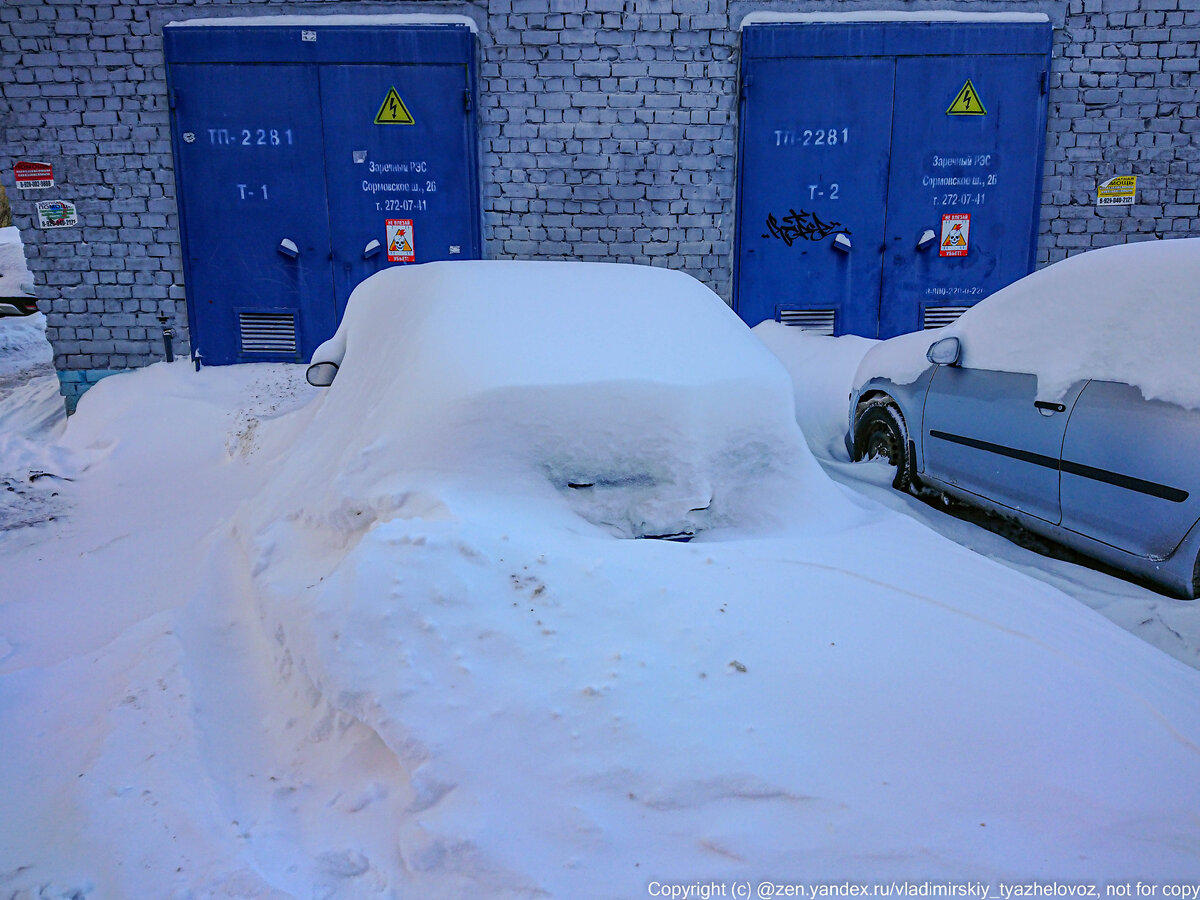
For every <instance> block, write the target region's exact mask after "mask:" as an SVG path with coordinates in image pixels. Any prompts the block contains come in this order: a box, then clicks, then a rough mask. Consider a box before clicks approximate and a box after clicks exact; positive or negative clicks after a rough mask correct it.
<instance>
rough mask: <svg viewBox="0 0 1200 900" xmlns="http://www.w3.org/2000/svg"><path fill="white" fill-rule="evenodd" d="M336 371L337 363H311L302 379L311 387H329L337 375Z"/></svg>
mask: <svg viewBox="0 0 1200 900" xmlns="http://www.w3.org/2000/svg"><path fill="white" fill-rule="evenodd" d="M337 371H338V367H337V363H331V362H319V363H313V364H312V365H311V366H309V367H308V371H306V372H305V373H304V377H305V378H306V379H307V380H308V383H309V384H311V385H312V386H313V387H329V386H330V385H331V384H333V379H334V377H335V376H336V375H337Z"/></svg>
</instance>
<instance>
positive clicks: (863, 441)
mask: <svg viewBox="0 0 1200 900" xmlns="http://www.w3.org/2000/svg"><path fill="white" fill-rule="evenodd" d="M854 457H855V459H886V460H887V461H888V464H889V465H892V466H895V467H896V477H895V478H894V479H893V480H892V487H894V488H895V489H896V490H898V491H908V490H909V489H910V488H911V487H912V484H913V460H912V452H911V448H910V446H909V442H908V428H907V426H905V424H904V416H902V415H901V414H900V410H899V408H897V406H896V405H895V404H894V403H890V402H888V401H882V400H881V401H876V402H874V403H870V404H868V405H867V406H866V408H865V409H863V411H862V412H861V413H860V414H859V416H858V419H857V420H856V421H855V423H854Z"/></svg>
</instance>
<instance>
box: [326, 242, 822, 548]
mask: <svg viewBox="0 0 1200 900" xmlns="http://www.w3.org/2000/svg"><path fill="white" fill-rule="evenodd" d="M343 354H344V359H343ZM313 359H314V361H320V360H324V359H334V360H341V367H340V369H339V371H338V375H337V378H336V380H335V381H334V383H333V385H332V387H331V388H330V389H329V391H328V396H327V397H326V398H325V399H324V401H323V402H322V403H321V404H320V405H319V406H318V407H317V409H316V411H315V414H314V422H313V428H312V429H311V431H310V432H309V437H308V439H307V440H308V443H309V452H310V453H312V454H315V455H316V456H317V458H319V459H321V460H322V464H323V465H324V466H325V467H326V470H327V471H329V472H335V473H337V476H336V482H337V489H338V490H339V491H343V492H347V493H349V494H353V495H356V496H360V497H361V496H365V495H368V494H371V493H376V494H377V493H378V492H379V491H380V489H381V488H380V486H381V485H383V484H386V483H387V482H388V481H389V475H390V474H391V473H394V472H395V471H396V469H397V468H399V467H401V466H402V467H404V468H406V469H409V470H421V471H429V472H441V473H450V474H454V475H456V476H465V475H468V474H471V475H473V476H474V477H476V478H478V479H481V480H482V481H484V482H485V483H489V482H490V483H492V484H498V483H501V482H504V481H513V480H520V481H524V482H525V483H530V484H531V483H533V482H534V481H536V482H538V483H539V484H540V485H541V486H542V489H543V490H544V489H545V488H547V487H553V488H554V489H555V490H557V491H558V493H559V495H560V496H561V498H562V499H564V500H565V501H566V502H568V503H570V504H571V506H572V508H574V509H576V511H578V512H579V513H580V514H582V515H583V516H584V517H585V518H587V519H588V520H589V521H591V522H593V523H594V524H597V525H601V526H603V527H605V528H606V529H608V530H609V531H611V532H612V533H614V534H618V535H621V536H636V535H638V534H667V533H674V532H678V531H684V530H693V531H694V530H696V529H697V528H705V527H715V526H719V525H724V524H730V523H732V522H733V521H734V520H736V519H737V518H738V516H739V515H741V513H742V512H744V511H745V510H746V509H747V505H748V504H750V503H751V501H752V500H753V499H754V497H756V496H757V497H761V494H762V492H763V490H764V489H765V490H767V491H768V492H773V491H776V490H778V489H779V485H780V484H782V483H784V482H788V483H792V482H794V481H795V480H796V479H799V480H800V481H802V482H803V483H804V489H805V490H806V491H808V492H809V493H810V494H812V495H813V496H816V495H819V494H820V493H821V491H822V489H823V486H825V485H826V479H825V478H824V476H823V475H822V473H821V472H820V469H819V468H818V467H817V466H816V464H815V462H814V461H813V459H812V456H811V454H810V453H809V452H808V450H807V448H806V447H805V445H804V443H803V441H802V440H801V437H800V434H799V432H798V431H797V429H796V427H795V423H794V422H793V421H792V420H791V417H790V416H789V415H788V410H790V409H791V408H792V405H793V404H792V396H791V385H790V382H789V380H788V378H787V375H786V373H785V372H784V370H783V369H782V368H781V367H780V365H779V363H778V362H777V361H776V360H775V359H774V358H773V357H772V355H771V354H770V353H769V352H768V351H767V350H766V349H765V348H764V347H763V346H762V345H761V344H760V343H759V342H758V341H756V340H755V339H754V338H753V336H752V335H751V334H750V332H749V331H748V330H747V329H746V328H745V326H744V325H743V324H742V322H741V321H740V320H739V319H738V318H737V317H736V316H735V315H734V314H733V312H732V311H730V310H729V308H728V307H727V306H726V305H725V304H724V303H723V302H722V301H721V300H720V298H718V297H717V296H716V295H715V294H714V293H713V292H712V291H710V290H709V289H708V288H706V287H704V286H703V285H702V284H700V283H699V282H697V281H695V280H694V279H692V278H691V277H689V276H687V275H684V274H682V273H677V272H672V271H669V270H665V269H653V268H649V267H644V266H629V265H614V264H588V263H567V262H559V263H554V262H459V263H431V264H427V265H423V266H410V267H398V268H392V269H387V270H384V271H383V272H380V273H378V274H376V275H374V276H373V277H371V278H370V279H368V280H367V281H365V282H364V283H363V284H361V285H360V286H359V287H358V288H356V289H355V292H354V295H353V297H352V298H351V301H350V303H349V306H348V309H347V312H346V316H345V319H344V321H343V323H342V326H341V327H340V328H339V330H338V332H337V334H336V335H335V336H334V337H333V338H332V339H331V340H330V341H329V342H327V343H326V344H325V345H323V346H322V347H321V348H318V350H317V352H316V353H315V354H314V356H313ZM348 436H353V438H352V440H347V437H348ZM569 485H576V486H579V487H569ZM768 485H770V486H769V487H768ZM334 502H336V501H334Z"/></svg>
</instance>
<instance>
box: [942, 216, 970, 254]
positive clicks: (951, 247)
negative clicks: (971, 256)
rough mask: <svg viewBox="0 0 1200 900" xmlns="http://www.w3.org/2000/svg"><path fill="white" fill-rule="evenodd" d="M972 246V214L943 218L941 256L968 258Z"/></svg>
mask: <svg viewBox="0 0 1200 900" xmlns="http://www.w3.org/2000/svg"><path fill="white" fill-rule="evenodd" d="M970 246H971V214H970V213H950V214H949V215H945V216H942V241H941V245H940V248H939V250H938V255H939V256H966V255H967V250H968V249H970Z"/></svg>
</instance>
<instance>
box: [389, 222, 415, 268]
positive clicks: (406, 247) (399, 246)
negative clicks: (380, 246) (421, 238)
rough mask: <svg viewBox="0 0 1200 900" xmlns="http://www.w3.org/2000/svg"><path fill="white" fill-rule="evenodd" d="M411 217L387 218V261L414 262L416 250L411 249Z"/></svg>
mask: <svg viewBox="0 0 1200 900" xmlns="http://www.w3.org/2000/svg"><path fill="white" fill-rule="evenodd" d="M413 246H414V245H413V223H412V219H388V220H387V258H388V262H414V261H415V260H416V258H417V251H416V250H414V249H413Z"/></svg>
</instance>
